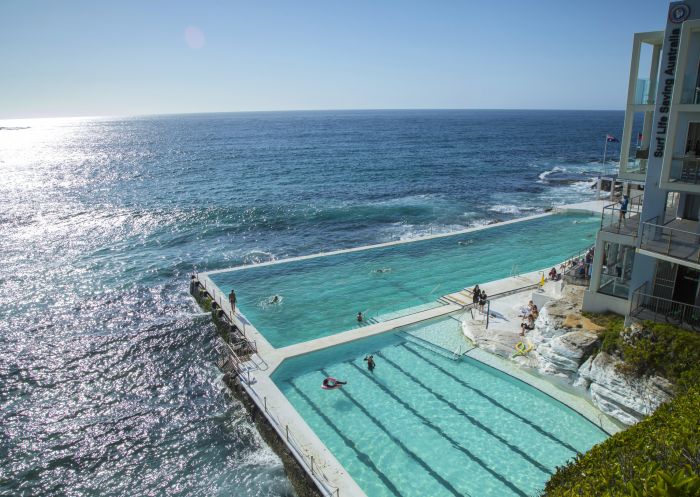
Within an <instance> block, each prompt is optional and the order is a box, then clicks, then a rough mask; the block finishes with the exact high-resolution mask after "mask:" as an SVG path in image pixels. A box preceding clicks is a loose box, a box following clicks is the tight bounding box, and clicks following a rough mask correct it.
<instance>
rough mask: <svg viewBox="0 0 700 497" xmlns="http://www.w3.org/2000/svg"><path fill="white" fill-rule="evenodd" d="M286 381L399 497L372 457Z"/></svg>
mask: <svg viewBox="0 0 700 497" xmlns="http://www.w3.org/2000/svg"><path fill="white" fill-rule="evenodd" d="M287 383H289V385H290V386H291V387H292V388H293V389H294V391H295V392H296V393H297V394H298V395H299V396H300V397H301V398H302V399H304V401H305V402H306V403H307V404H309V406H311V409H313V411H314V412H315V413H316V414H318V415H319V416H320V417H321V419H323V421H325V422H326V424H327V425H328V426H330V427H331V428H332V429H333V431H334V432H336V433H337V434H338V436H339V437H340V438H341V439H342V440H343V442H345V445H347V446H348V447H349V448H350V449H351V450H352V451H353V452H354V453H355V454H356V455H357V458H358V459H359V460H360V461H361V462H362V463H363V464H364V465H365V466H367V467H369V468H370V469H371V470H372V471H374V473H375V474H376V475H377V476H378V477H379V479H380V480H381V481H382V483H383V484H384V485H385V486H386V487H387V488H388V489H389V490H390V491H391V493H392V494H394V495H396V496H397V497H401V492H400V491H399V489H398V488H396V486H395V485H394V484H393V483H392V482H391V480H389V479H388V478H387V477H386V475H384V473H382V472H381V471H380V470H379V468H378V467H377V466H376V465H375V464H374V462H372V459H371V458H370V457H369V456H368V455H367V454H365V453H364V452H363V451H361V450H360V449H359V448H358V446H357V444H356V443H355V442H354V441H353V440H352V439H350V438H348V437H347V436H345V435H344V434H343V432H342V431H341V430H340V429H338V426H336V424H335V423H334V422H333V421H332V420H331V419H330V418H329V417H328V416H326V414H324V413H323V411H322V410H321V409H320V408H319V407H318V406H317V405H316V404H315V403H314V401H313V400H311V399H310V398H309V396H308V395H306V394H305V393H304V392H303V391H302V390H301V389H300V388H299V387H298V386H296V385H295V384H294V382H293V381H292V380H288V381H287Z"/></svg>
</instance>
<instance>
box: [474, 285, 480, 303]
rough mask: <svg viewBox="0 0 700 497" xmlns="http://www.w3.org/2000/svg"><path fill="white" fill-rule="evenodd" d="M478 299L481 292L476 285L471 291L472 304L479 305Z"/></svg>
mask: <svg viewBox="0 0 700 497" xmlns="http://www.w3.org/2000/svg"><path fill="white" fill-rule="evenodd" d="M479 297H481V290H479V285H476V286H475V287H474V290H472V302H473V303H474V305H476V304H478V303H479Z"/></svg>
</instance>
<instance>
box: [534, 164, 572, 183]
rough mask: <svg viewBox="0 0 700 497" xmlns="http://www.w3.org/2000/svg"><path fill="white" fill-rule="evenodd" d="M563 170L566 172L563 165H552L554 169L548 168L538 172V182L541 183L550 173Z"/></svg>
mask: <svg viewBox="0 0 700 497" xmlns="http://www.w3.org/2000/svg"><path fill="white" fill-rule="evenodd" d="M563 172H566V168H565V167H559V166H554V169H550V170H549V171H544V172H543V173H540V175H539V176H538V178H540V180H539V181H538V183H542V182H543V181H545V180H546V179H547V176H549V175H550V174H552V173H563Z"/></svg>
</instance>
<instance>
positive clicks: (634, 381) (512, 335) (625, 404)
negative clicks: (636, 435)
mask: <svg viewBox="0 0 700 497" xmlns="http://www.w3.org/2000/svg"><path fill="white" fill-rule="evenodd" d="M554 284H555V283H550V284H548V285H554ZM583 291H584V288H583V287H579V286H574V285H568V286H565V287H564V288H558V289H557V291H554V292H552V291H551V288H550V292H549V294H540V295H542V297H541V302H542V305H541V307H540V313H539V316H538V318H537V320H536V321H535V328H534V329H533V330H532V331H529V332H528V333H527V334H526V336H524V337H522V336H520V335H519V332H520V329H519V326H520V319H519V318H518V316H517V313H518V311H517V310H516V309H517V307H518V306H519V305H523V304H525V303H526V302H527V300H528V298H527V297H524V296H523V294H520V295H519V296H517V297H516V298H515V299H513V298H510V299H503V301H494V303H493V304H492V309H493V311H492V312H493V314H492V319H491V325H490V327H489V329H486V328H485V326H484V325H483V324H482V323H481V322H480V321H479V320H478V319H472V320H467V321H465V322H464V334H465V335H466V336H467V337H468V338H469V339H470V340H471V341H472V342H474V343H475V344H476V345H477V346H478V347H480V348H483V349H484V350H486V351H488V352H491V353H493V354H496V355H499V356H501V357H505V358H507V359H509V360H511V361H513V362H516V363H518V364H519V365H521V366H524V367H528V368H532V369H536V370H537V371H538V372H539V373H540V374H543V375H549V376H554V377H556V378H558V379H560V380H563V381H565V382H566V383H568V384H570V385H571V386H573V387H575V388H577V389H578V390H579V391H581V393H582V394H583V395H584V396H587V397H588V398H589V399H590V400H591V402H592V403H593V404H594V405H595V406H596V407H597V408H598V409H600V410H601V411H602V412H603V413H605V414H607V415H609V416H611V417H612V418H614V419H616V420H617V421H619V422H621V423H623V424H625V425H632V424H635V423H637V422H639V421H641V420H642V419H644V418H645V417H647V416H648V415H650V414H651V413H653V412H654V411H655V410H656V409H657V408H658V407H659V406H660V405H661V404H662V403H664V402H667V401H668V400H670V399H671V398H672V396H673V386H672V384H671V383H670V382H669V381H668V380H666V379H664V378H661V377H659V376H651V377H643V378H634V377H631V376H629V375H625V374H624V373H622V372H620V368H619V365H620V364H622V361H621V360H620V359H619V358H616V357H613V356H611V355H610V354H607V353H605V352H602V351H598V350H599V345H600V341H601V337H600V332H601V331H603V328H602V327H600V326H598V325H596V324H595V323H593V322H592V321H591V320H590V319H588V318H586V317H584V316H582V314H581V303H582V300H583ZM553 294H556V295H553ZM535 296H536V294H533V297H535ZM494 304H495V305H494ZM494 317H495V319H494ZM518 342H522V344H523V345H521V347H523V348H524V349H526V350H528V352H527V353H526V354H516V353H515V351H516V350H517V348H516V347H517V346H518Z"/></svg>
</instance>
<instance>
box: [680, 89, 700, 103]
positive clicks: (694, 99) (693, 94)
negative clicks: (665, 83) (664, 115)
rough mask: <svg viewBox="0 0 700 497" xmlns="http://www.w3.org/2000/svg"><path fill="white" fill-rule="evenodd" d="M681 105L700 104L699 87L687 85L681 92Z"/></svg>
mask: <svg viewBox="0 0 700 497" xmlns="http://www.w3.org/2000/svg"><path fill="white" fill-rule="evenodd" d="M681 103H682V104H700V87H698V86H695V87H693V86H691V85H688V86H686V87H684V88H683V91H682V92H681Z"/></svg>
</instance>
